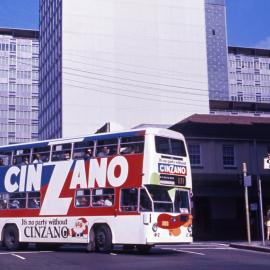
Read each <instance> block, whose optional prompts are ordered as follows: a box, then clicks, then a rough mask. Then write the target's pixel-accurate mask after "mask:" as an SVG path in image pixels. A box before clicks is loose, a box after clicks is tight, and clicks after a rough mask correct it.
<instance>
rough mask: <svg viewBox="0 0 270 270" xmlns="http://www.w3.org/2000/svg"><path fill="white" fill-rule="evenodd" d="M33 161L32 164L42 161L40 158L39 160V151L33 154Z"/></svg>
mask: <svg viewBox="0 0 270 270" xmlns="http://www.w3.org/2000/svg"><path fill="white" fill-rule="evenodd" d="M33 163H34V164H36V163H42V160H41V158H40V155H39V153H36V154H35V155H34V159H33Z"/></svg>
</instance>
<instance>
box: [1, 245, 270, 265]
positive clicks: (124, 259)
mask: <svg viewBox="0 0 270 270" xmlns="http://www.w3.org/2000/svg"><path fill="white" fill-rule="evenodd" d="M269 267H270V253H263V252H255V251H247V250H239V249H233V248H230V247H229V246H228V245H226V244H220V243H207V242H206V243H193V244H191V245H177V246H156V247H155V248H153V249H152V251H151V252H150V253H149V254H147V255H143V254H139V253H138V252H136V251H129V252H128V251H122V250H121V249H120V248H118V249H117V248H116V249H115V250H114V251H113V252H111V253H110V254H99V253H87V252H85V251H84V249H83V248H81V247H64V248H62V249H60V250H59V251H38V250H36V249H35V248H32V249H28V250H26V251H18V252H9V251H6V250H5V249H3V248H2V249H0V269H1V270H11V269H12V270H16V269H18V270H29V269H32V270H33V269H34V270H43V269H50V270H61V269H65V270H75V269H77V270H84V269H87V270H96V269H97V270H106V269H110V270H114V269H115V270H120V269H125V270H127V269H128V270H131V269H134V270H135V269H136V270H143V269H147V270H151V269H155V270H159V269H162V270H172V269H182V270H189V269H193V270H194V269H199V270H203V269H207V270H212V269H213V270H219V269H220V270H221V269H229V270H241V269H243V270H251V269H252V270H254V269H255V270H263V269H264V270H266V269H267V270H268V269H269Z"/></svg>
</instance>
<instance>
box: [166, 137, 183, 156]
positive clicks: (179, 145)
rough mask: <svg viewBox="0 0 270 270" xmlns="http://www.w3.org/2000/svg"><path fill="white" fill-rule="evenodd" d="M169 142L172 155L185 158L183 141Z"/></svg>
mask: <svg viewBox="0 0 270 270" xmlns="http://www.w3.org/2000/svg"><path fill="white" fill-rule="evenodd" d="M170 140H171V147H172V154H173V155H175V156H183V157H186V155H187V153H186V149H185V145H184V143H183V141H180V140H175V139H170Z"/></svg>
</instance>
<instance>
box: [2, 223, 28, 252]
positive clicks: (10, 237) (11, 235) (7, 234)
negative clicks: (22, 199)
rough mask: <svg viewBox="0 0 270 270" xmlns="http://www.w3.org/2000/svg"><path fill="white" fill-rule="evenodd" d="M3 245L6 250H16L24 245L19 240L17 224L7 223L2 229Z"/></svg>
mask: <svg viewBox="0 0 270 270" xmlns="http://www.w3.org/2000/svg"><path fill="white" fill-rule="evenodd" d="M4 245H5V246H6V248H7V249H8V250H11V251H13V250H18V249H20V248H22V247H23V246H24V245H23V243H20V241H19V231H18V228H17V226H15V225H8V226H7V227H6V228H5V230H4Z"/></svg>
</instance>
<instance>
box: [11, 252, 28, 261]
mask: <svg viewBox="0 0 270 270" xmlns="http://www.w3.org/2000/svg"><path fill="white" fill-rule="evenodd" d="M10 255H12V256H15V257H17V258H20V259H21V260H25V259H26V258H24V257H22V256H20V255H17V254H14V253H11V254H10Z"/></svg>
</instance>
